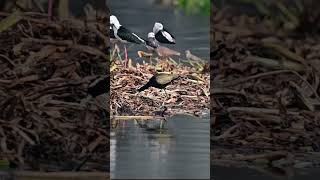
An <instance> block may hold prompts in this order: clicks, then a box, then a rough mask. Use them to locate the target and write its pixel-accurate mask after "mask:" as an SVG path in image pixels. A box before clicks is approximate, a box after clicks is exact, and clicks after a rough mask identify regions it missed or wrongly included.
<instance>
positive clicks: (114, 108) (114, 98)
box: [110, 60, 210, 119]
mask: <svg viewBox="0 0 320 180" xmlns="http://www.w3.org/2000/svg"><path fill="white" fill-rule="evenodd" d="M113 66H116V67H114V68H113V71H112V72H111V77H112V78H111V94H110V103H111V113H112V115H114V116H128V117H130V118H132V119H134V117H133V116H151V117H154V116H161V106H162V105H163V106H165V107H167V108H168V109H167V111H166V116H170V115H174V114H177V113H186V114H192V115H201V114H202V113H203V112H204V111H205V110H208V108H209V102H210V98H209V73H203V72H199V71H197V70H196V69H195V68H193V67H190V66H186V65H183V64H179V63H177V62H175V61H173V60H171V61H168V60H159V61H158V62H157V64H156V65H151V64H148V63H142V64H139V63H136V64H135V66H129V68H124V67H123V65H122V62H121V61H119V60H116V61H115V62H114V65H113ZM158 71H159V72H158ZM156 73H169V74H171V73H174V74H177V75H178V76H179V78H178V79H176V80H174V81H173V82H172V83H171V84H170V85H168V86H167V88H166V90H165V91H164V90H160V89H157V88H153V87H150V88H148V89H146V90H144V91H142V92H138V91H137V90H138V89H139V88H141V87H142V86H143V85H145V84H146V83H147V82H148V81H149V79H150V78H151V77H152V76H153V75H154V74H156ZM122 118H123V117H122ZM139 119H141V117H139Z"/></svg>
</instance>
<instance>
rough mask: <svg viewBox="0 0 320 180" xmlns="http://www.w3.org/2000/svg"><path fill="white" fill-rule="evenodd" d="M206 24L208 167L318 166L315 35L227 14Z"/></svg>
mask: <svg viewBox="0 0 320 180" xmlns="http://www.w3.org/2000/svg"><path fill="white" fill-rule="evenodd" d="M211 24H214V26H213V27H212V28H213V29H212V31H211V32H212V37H213V40H214V43H213V44H214V47H213V48H214V49H217V48H218V46H219V45H221V44H223V45H224V46H225V48H224V49H221V50H220V51H219V52H217V53H215V54H213V56H212V57H211V58H212V61H211V62H212V63H211V65H210V69H211V79H212V81H211V84H212V88H211V95H212V96H211V97H212V99H211V100H212V102H213V103H212V116H211V118H212V121H211V135H212V136H211V145H213V146H214V148H213V149H212V154H211V155H212V156H211V157H212V162H215V163H221V164H226V163H227V162H228V163H230V164H237V163H245V164H250V163H251V164H252V163H257V164H259V163H260V164H264V165H265V164H272V165H273V166H275V167H280V168H283V167H287V166H288V165H291V166H295V167H306V166H319V162H320V158H319V157H320V156H319V151H320V149H319V129H320V125H319V123H318V121H319V117H320V97H319V83H318V79H319V78H320V73H319V72H320V69H319V63H320V60H319V59H320V53H319V52H320V51H319V40H320V36H319V33H318V34H314V35H305V36H299V35H300V34H299V33H300V32H299V31H291V32H288V31H287V29H285V27H284V26H278V25H277V24H275V23H274V22H273V21H270V20H269V19H268V18H263V17H259V16H253V15H248V14H246V13H242V14H240V15H239V14H236V13H234V12H233V11H232V8H231V9H222V10H221V11H215V12H214V16H213V18H212V22H211ZM314 28H317V27H316V26H315V27H314ZM301 162H303V163H305V166H303V165H302V163H301Z"/></svg>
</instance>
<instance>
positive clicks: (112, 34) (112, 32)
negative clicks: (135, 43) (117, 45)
mask: <svg viewBox="0 0 320 180" xmlns="http://www.w3.org/2000/svg"><path fill="white" fill-rule="evenodd" d="M110 38H111V39H116V37H115V36H114V31H113V29H112V28H111V27H110Z"/></svg>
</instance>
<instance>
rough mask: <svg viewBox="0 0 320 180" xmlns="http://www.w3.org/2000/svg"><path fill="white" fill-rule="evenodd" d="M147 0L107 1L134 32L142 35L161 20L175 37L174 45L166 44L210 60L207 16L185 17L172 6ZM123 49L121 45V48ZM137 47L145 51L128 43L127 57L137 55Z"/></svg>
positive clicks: (120, 19) (138, 47) (113, 11)
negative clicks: (168, 6) (165, 6)
mask: <svg viewBox="0 0 320 180" xmlns="http://www.w3.org/2000/svg"><path fill="white" fill-rule="evenodd" d="M152 2H153V1H150V0H121V1H119V0H109V2H108V5H109V7H110V11H111V13H112V14H114V15H116V16H117V17H118V19H119V21H120V23H121V24H122V25H123V26H126V27H127V28H129V29H130V30H132V31H133V32H136V33H137V34H138V35H139V36H141V37H142V38H147V33H148V32H150V31H152V27H153V25H154V23H155V22H156V21H160V22H163V23H164V25H165V27H167V29H168V30H169V31H170V32H171V33H172V34H173V35H174V36H175V38H176V40H177V44H175V45H165V46H168V47H170V48H173V49H175V50H178V51H180V52H181V54H182V55H183V56H182V59H185V56H184V54H185V53H184V51H185V50H191V52H192V53H193V54H195V55H197V56H199V57H201V58H204V59H209V50H210V49H209V48H210V46H209V45H210V38H209V25H210V24H209V23H210V22H209V17H207V16H203V15H193V16H187V15H185V14H184V13H183V12H182V11H177V10H175V9H174V8H163V7H162V6H160V5H155V4H153V3H152ZM120 48H123V47H120ZM137 50H146V49H145V48H144V47H141V46H137V45H134V46H130V50H129V52H128V53H129V57H132V59H135V58H138V55H137V53H136V52H137Z"/></svg>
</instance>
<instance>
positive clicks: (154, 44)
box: [146, 32, 180, 57]
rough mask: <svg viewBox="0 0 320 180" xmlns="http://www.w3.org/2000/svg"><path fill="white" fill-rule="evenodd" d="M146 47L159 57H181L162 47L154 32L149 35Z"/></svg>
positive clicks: (177, 53)
mask: <svg viewBox="0 0 320 180" xmlns="http://www.w3.org/2000/svg"><path fill="white" fill-rule="evenodd" d="M146 47H147V49H148V50H150V51H153V52H156V53H157V54H158V56H159V57H171V56H180V53H179V52H177V51H175V50H172V49H169V48H167V47H164V46H161V45H160V44H159V42H158V41H157V40H156V35H155V34H154V33H153V32H149V33H148V39H147V40H146Z"/></svg>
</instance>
